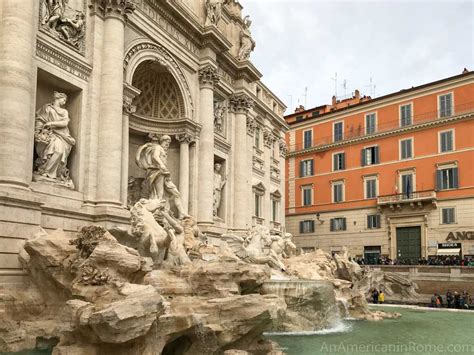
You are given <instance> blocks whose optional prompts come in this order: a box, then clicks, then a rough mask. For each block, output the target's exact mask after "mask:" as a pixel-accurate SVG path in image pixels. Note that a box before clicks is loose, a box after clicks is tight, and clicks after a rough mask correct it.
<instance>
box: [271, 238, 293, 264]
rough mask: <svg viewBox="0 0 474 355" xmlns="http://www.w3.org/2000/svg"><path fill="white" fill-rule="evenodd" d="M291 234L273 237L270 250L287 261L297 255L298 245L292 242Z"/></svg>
mask: <svg viewBox="0 0 474 355" xmlns="http://www.w3.org/2000/svg"><path fill="white" fill-rule="evenodd" d="M292 238H293V236H292V235H291V233H285V234H284V235H283V236H277V235H276V236H272V242H271V244H270V248H271V249H272V250H273V251H274V252H275V253H276V254H277V255H278V256H280V257H283V258H285V259H287V258H289V257H290V256H292V255H295V254H296V245H295V244H294V243H293V241H292V240H291V239H292Z"/></svg>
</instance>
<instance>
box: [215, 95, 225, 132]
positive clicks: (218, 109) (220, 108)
mask: <svg viewBox="0 0 474 355" xmlns="http://www.w3.org/2000/svg"><path fill="white" fill-rule="evenodd" d="M224 113H225V107H224V104H222V103H219V102H215V103H214V130H215V131H216V132H218V133H222V131H223V128H224V127H223V124H224Z"/></svg>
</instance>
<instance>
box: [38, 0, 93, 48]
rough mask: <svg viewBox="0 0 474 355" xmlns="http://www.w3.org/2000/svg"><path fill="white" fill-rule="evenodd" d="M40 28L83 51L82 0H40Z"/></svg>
mask: <svg viewBox="0 0 474 355" xmlns="http://www.w3.org/2000/svg"><path fill="white" fill-rule="evenodd" d="M39 19H40V22H39V26H40V29H41V30H43V31H45V32H47V33H48V34H50V35H51V36H53V37H55V38H58V39H59V40H61V41H63V42H65V43H67V44H68V45H70V46H72V47H73V48H75V49H77V50H79V51H80V52H84V42H85V33H86V31H85V2H84V0H40V16H39Z"/></svg>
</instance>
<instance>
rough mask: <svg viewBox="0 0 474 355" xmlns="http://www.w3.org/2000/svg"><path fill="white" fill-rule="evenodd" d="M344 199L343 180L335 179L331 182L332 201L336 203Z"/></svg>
mask: <svg viewBox="0 0 474 355" xmlns="http://www.w3.org/2000/svg"><path fill="white" fill-rule="evenodd" d="M343 201H344V182H343V181H335V182H333V183H332V202H333V203H338V202H343Z"/></svg>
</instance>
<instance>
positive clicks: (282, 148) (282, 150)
mask: <svg viewBox="0 0 474 355" xmlns="http://www.w3.org/2000/svg"><path fill="white" fill-rule="evenodd" d="M278 143H279V148H280V156H281V157H282V158H285V157H286V154H287V153H288V148H287V146H286V142H285V141H284V140H283V139H280V141H279V142H278Z"/></svg>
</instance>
